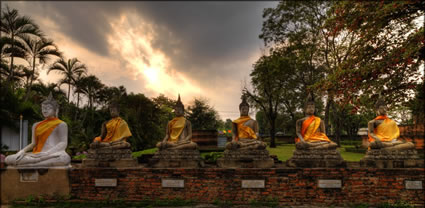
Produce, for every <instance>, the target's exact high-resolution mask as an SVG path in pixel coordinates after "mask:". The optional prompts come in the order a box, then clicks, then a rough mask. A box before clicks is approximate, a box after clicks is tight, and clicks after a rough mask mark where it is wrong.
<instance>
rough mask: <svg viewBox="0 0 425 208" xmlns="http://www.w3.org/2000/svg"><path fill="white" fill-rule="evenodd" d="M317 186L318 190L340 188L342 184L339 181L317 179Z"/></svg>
mask: <svg viewBox="0 0 425 208" xmlns="http://www.w3.org/2000/svg"><path fill="white" fill-rule="evenodd" d="M317 186H318V187H319V188H341V187H342V182H341V180H329V179H319V180H318V181H317Z"/></svg>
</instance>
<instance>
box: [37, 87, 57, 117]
mask: <svg viewBox="0 0 425 208" xmlns="http://www.w3.org/2000/svg"><path fill="white" fill-rule="evenodd" d="M41 113H42V114H43V116H44V117H45V118H52V117H57V116H58V113H59V104H58V102H57V101H56V100H55V99H54V98H53V95H52V92H50V94H49V96H48V97H47V99H46V100H44V101H43V102H42V103H41Z"/></svg>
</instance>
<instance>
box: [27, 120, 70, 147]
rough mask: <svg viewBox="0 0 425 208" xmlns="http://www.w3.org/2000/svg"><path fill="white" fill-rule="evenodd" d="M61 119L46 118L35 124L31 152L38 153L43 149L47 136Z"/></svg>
mask: <svg viewBox="0 0 425 208" xmlns="http://www.w3.org/2000/svg"><path fill="white" fill-rule="evenodd" d="M62 122H63V121H61V120H59V119H58V118H48V119H46V120H44V121H41V122H40V123H38V124H37V126H35V133H34V134H35V135H34V136H35V146H34V148H33V149H32V153H39V152H41V150H42V149H43V146H44V144H45V143H46V141H47V138H48V137H49V136H50V134H51V133H52V132H53V130H55V128H56V127H57V126H58V125H59V124H60V123H62Z"/></svg>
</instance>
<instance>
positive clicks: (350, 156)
mask: <svg viewBox="0 0 425 208" xmlns="http://www.w3.org/2000/svg"><path fill="white" fill-rule="evenodd" d="M345 147H354V146H352V145H342V147H341V148H339V152H340V153H341V156H342V158H344V160H346V161H350V162H356V161H360V159H362V158H363V157H364V154H362V153H354V152H347V151H345ZM267 150H268V151H269V152H270V154H271V155H277V158H279V160H281V161H286V160H288V159H289V158H291V157H292V153H293V152H294V150H295V145H294V144H281V145H279V146H277V147H276V148H270V147H267ZM156 151H157V148H152V149H146V150H142V151H138V152H133V153H132V156H133V157H134V158H137V157H140V156H141V155H143V154H153V153H155V152H156ZM208 154H211V153H210V152H205V153H204V152H203V153H201V156H202V157H203V158H205V156H206V155H208Z"/></svg>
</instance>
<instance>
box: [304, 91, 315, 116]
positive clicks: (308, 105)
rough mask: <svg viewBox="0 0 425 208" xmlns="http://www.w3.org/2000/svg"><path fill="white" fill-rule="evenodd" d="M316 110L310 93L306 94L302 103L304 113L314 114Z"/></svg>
mask: <svg viewBox="0 0 425 208" xmlns="http://www.w3.org/2000/svg"><path fill="white" fill-rule="evenodd" d="M315 111H316V104H315V102H314V98H313V96H312V95H311V94H308V96H307V99H306V101H305V103H304V113H305V114H306V115H308V116H312V115H314V112H315Z"/></svg>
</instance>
